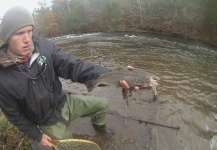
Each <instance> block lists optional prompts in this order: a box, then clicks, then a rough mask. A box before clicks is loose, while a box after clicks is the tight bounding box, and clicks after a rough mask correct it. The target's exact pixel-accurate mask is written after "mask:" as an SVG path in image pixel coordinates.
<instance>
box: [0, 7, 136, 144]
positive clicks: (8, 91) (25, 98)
mask: <svg viewBox="0 0 217 150" xmlns="http://www.w3.org/2000/svg"><path fill="white" fill-rule="evenodd" d="M33 29H34V21H33V17H32V15H31V14H30V12H29V11H28V10H27V9H25V8H23V7H19V6H16V7H12V8H11V9H9V10H8V11H7V12H6V13H5V14H4V16H3V19H2V32H1V38H2V40H3V41H4V44H3V45H2V46H1V48H0V89H1V92H0V107H1V110H2V111H3V113H4V114H5V116H6V117H7V119H8V120H9V121H10V122H12V123H13V124H14V125H15V126H17V127H18V128H19V129H20V130H21V131H22V132H23V133H25V134H27V135H28V136H29V137H30V138H32V139H33V140H36V141H38V142H39V143H40V144H42V145H47V146H51V144H50V142H49V141H50V140H52V139H66V138H71V137H72V134H71V132H70V131H69V129H68V125H69V122H71V121H73V120H74V119H75V118H77V117H84V116H89V117H91V121H92V123H93V126H94V127H96V128H100V127H103V126H104V124H105V115H106V110H107V107H108V104H107V103H108V102H107V100H106V99H104V98H99V97H95V96H82V95H72V94H70V93H65V92H63V91H62V85H61V82H60V81H59V77H61V78H65V79H71V80H72V81H74V82H79V83H85V82H86V81H88V80H91V79H94V78H96V77H98V76H99V75H100V74H103V73H106V72H109V71H111V70H110V69H107V68H104V67H101V66H99V65H94V64H92V63H88V62H84V61H82V60H80V59H79V58H76V57H75V56H73V55H72V54H66V53H64V51H63V50H62V49H61V48H58V47H56V46H55V45H54V44H53V43H51V42H49V41H47V40H46V39H39V38H38V37H37V36H35V35H33ZM128 68H129V69H132V67H130V66H129V67H128ZM120 86H122V87H123V88H129V85H128V84H127V83H126V82H125V81H120ZM137 90H138V88H137Z"/></svg>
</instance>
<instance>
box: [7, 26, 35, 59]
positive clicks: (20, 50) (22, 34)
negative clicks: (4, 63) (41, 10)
mask: <svg viewBox="0 0 217 150" xmlns="http://www.w3.org/2000/svg"><path fill="white" fill-rule="evenodd" d="M32 30H33V27H32V26H26V27H23V28H21V29H19V30H17V31H16V32H14V33H13V34H12V36H11V37H10V38H9V40H8V45H9V49H10V50H11V52H12V53H13V54H15V55H18V56H26V55H28V54H30V52H31V43H32Z"/></svg>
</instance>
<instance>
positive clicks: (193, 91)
mask: <svg viewBox="0 0 217 150" xmlns="http://www.w3.org/2000/svg"><path fill="white" fill-rule="evenodd" d="M51 40H53V41H54V42H55V43H56V44H57V45H58V46H60V47H63V48H64V49H65V50H66V51H67V52H72V53H74V55H76V56H78V57H80V58H82V59H84V60H87V61H91V62H93V63H98V62H99V61H100V60H103V64H104V65H105V66H107V67H109V68H115V67H120V66H127V65H132V66H134V67H135V68H139V69H144V70H146V71H148V72H151V73H153V74H155V75H157V76H159V77H160V79H161V80H160V86H159V87H158V93H159V100H158V101H157V102H152V101H150V100H148V99H149V97H150V96H149V95H148V94H147V93H146V94H144V92H142V91H139V92H138V93H136V94H134V96H133V97H132V98H131V105H130V106H129V108H128V113H127V115H131V116H132V115H133V116H139V117H143V118H145V119H153V120H154V121H156V122H163V123H164V124H176V125H179V126H180V127H181V129H180V130H179V131H171V130H168V129H165V128H159V127H154V128H153V126H151V128H152V130H151V132H152V134H153V135H152V136H153V137H152V139H149V141H148V142H147V140H146V144H141V143H143V142H144V141H143V140H142V138H147V137H144V135H145V134H142V133H141V131H142V129H141V128H140V127H139V125H137V126H138V127H136V130H138V131H139V132H138V133H137V132H133V133H134V134H133V136H134V137H133V138H135V139H134V140H135V141H134V140H132V141H134V142H132V143H131V146H128V147H124V146H123V145H122V147H124V148H123V149H163V150H164V149H165V150H168V149H176V150H178V149H180V150H183V149H189V150H194V149H195V150H198V149H201V150H202V149H207V150H208V149H212V150H214V149H217V138H216V137H217V123H216V121H217V101H216V97H217V92H216V91H217V70H216V68H217V49H215V48H213V47H208V46H206V45H203V44H201V43H196V42H192V41H187V40H181V39H178V38H171V37H166V36H159V35H150V34H144V33H143V34H139V33H95V34H83V35H67V36H63V37H57V38H53V39H51ZM98 90H99V91H100V89H98ZM103 90H108V89H103ZM84 91H85V90H84ZM99 91H96V92H95V94H98V95H103V94H102V93H103V91H100V94H99V93H97V92H99ZM109 92H110V95H109ZM109 92H108V93H107V94H106V95H105V96H108V97H107V98H109V99H112V100H111V101H110V103H111V108H113V109H114V108H115V106H113V105H112V104H113V103H114V104H115V105H118V104H117V101H115V99H116V98H117V95H118V92H117V91H116V93H117V95H116V96H115V97H114V93H115V91H113V93H112V88H111V90H110V91H109ZM122 109H123V110H122ZM116 110H117V111H119V112H122V111H123V112H124V108H120V107H118V108H116ZM125 113H126V112H124V113H123V114H125ZM112 119H113V121H114V120H115V118H112ZM112 119H111V120H112ZM120 122H121V121H120ZM120 122H115V123H114V124H115V126H116V127H114V129H119V130H118V131H116V133H118V132H119V131H121V127H120V128H118V124H120ZM131 125H132V126H134V127H135V126H136V125H135V124H133V123H131V122H130V123H128V125H127V126H128V127H129V128H130V126H131ZM111 126H112V125H111ZM127 130H129V133H132V131H131V130H132V129H127ZM148 131H149V130H146V131H144V132H148ZM129 133H125V134H126V135H125V136H130V134H129ZM128 134H129V135H128ZM131 135H132V134H131ZM146 135H147V134H146ZM119 136H120V135H116V136H114V137H113V138H115V140H117V141H118V140H121V139H122V138H120V137H119ZM118 137H119V138H118ZM129 139H130V138H129ZM129 143H130V141H129ZM129 143H128V144H129ZM119 144H120V143H118V142H114V141H113V146H111V147H110V148H111V149H115V147H116V149H118V148H119V149H121V148H120V145H119ZM147 144H149V147H148V148H147ZM144 145H145V146H144ZM106 149H108V148H106Z"/></svg>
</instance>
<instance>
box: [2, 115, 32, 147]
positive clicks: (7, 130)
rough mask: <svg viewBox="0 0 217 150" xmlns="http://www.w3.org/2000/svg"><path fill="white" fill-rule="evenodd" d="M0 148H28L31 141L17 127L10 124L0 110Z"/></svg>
mask: <svg viewBox="0 0 217 150" xmlns="http://www.w3.org/2000/svg"><path fill="white" fill-rule="evenodd" d="M0 134H1V136H0V149H1V150H29V149H30V143H31V142H32V140H31V139H29V138H28V137H27V136H26V135H25V134H23V133H22V132H21V131H20V130H19V129H18V128H17V127H15V126H14V125H13V124H11V123H10V122H9V121H8V120H7V119H6V117H5V116H4V115H3V114H2V112H1V111H0Z"/></svg>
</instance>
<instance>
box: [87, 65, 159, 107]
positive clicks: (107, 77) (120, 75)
mask: <svg viewBox="0 0 217 150" xmlns="http://www.w3.org/2000/svg"><path fill="white" fill-rule="evenodd" d="M120 80H125V81H126V82H127V83H128V85H129V86H130V89H123V90H122V95H123V98H124V99H125V100H126V103H127V105H128V96H131V95H132V94H131V92H132V91H133V89H134V87H135V86H138V87H139V88H140V89H142V88H147V87H151V88H152V91H153V93H154V100H156V99H157V98H158V95H157V90H156V86H157V85H158V83H157V82H158V80H159V78H158V77H157V76H156V75H153V74H151V73H149V72H146V71H143V70H127V69H122V70H114V71H111V72H109V73H106V74H102V75H101V76H99V77H98V78H96V79H94V80H90V81H88V82H87V83H86V84H85V85H86V87H87V90H88V92H91V91H92V90H93V89H94V88H95V87H96V86H100V85H106V86H110V85H117V86H119V85H120V83H119V82H120ZM128 92H130V95H128Z"/></svg>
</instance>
